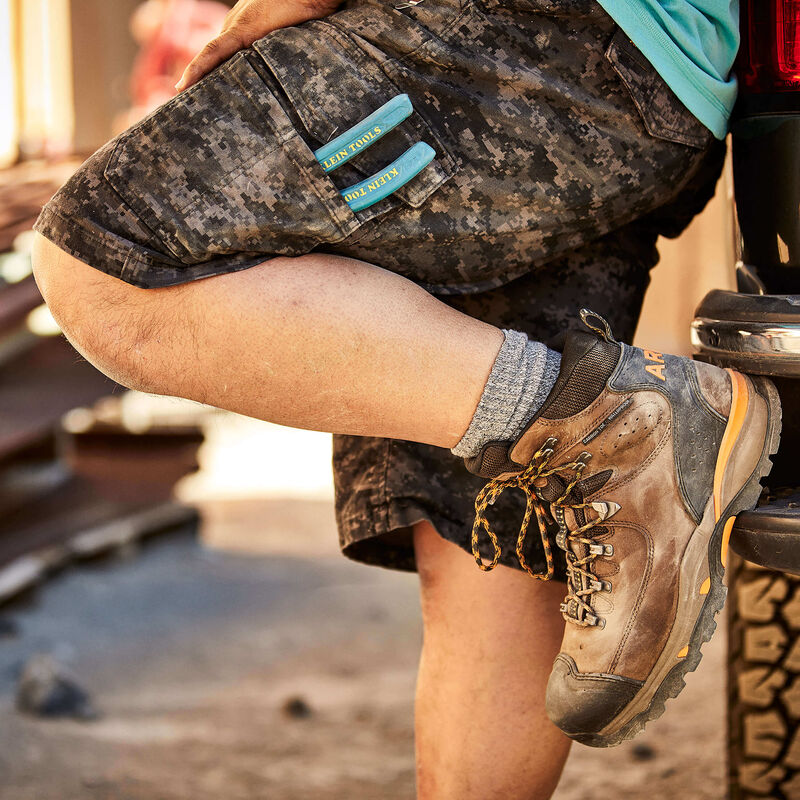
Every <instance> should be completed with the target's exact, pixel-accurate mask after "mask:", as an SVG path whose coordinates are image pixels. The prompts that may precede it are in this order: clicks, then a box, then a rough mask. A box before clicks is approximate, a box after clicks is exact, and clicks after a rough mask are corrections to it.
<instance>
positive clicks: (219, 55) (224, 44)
mask: <svg viewBox="0 0 800 800" xmlns="http://www.w3.org/2000/svg"><path fill="white" fill-rule="evenodd" d="M243 47H247V44H245V43H244V42H243V41H242V40H241V39H240V38H239V36H237V35H236V34H235V33H233V31H226V32H223V33H221V34H220V35H219V36H217V38H216V39H212V40H211V41H210V42H209V43H208V44H207V45H206V46H205V47H204V48H203V49H202V50H201V51H200V52H199V53H198V54H197V55H196V56H195V57H194V58H193V59H192V60H191V62H190V63H189V66H188V67H186V69H185V70H184V72H183V75H182V76H181V79H180V80H179V81H178V82H177V83H176V84H175V88H176V89H177V90H178V91H179V92H182V91H183V90H184V89H188V88H189V87H190V86H191V85H192V84H194V83H197V81H199V80H200V78H202V77H203V75H205V74H207V73H209V72H211V70H212V69H214V68H215V67H218V66H219V65H220V64H221V63H222V62H223V61H225V60H227V59H228V58H230V57H231V56H232V55H233V54H234V53H236V52H237V51H238V50H241V49H242V48H243Z"/></svg>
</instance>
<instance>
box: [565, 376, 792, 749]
mask: <svg viewBox="0 0 800 800" xmlns="http://www.w3.org/2000/svg"><path fill="white" fill-rule="evenodd" d="M737 379H741V380H743V381H745V384H746V385H747V384H749V385H747V391H748V394H747V396H746V397H745V398H744V401H746V402H747V403H748V408H747V410H746V411H745V412H744V414H741V413H737V412H740V406H739V408H737V407H736V404H735V403H734V404H732V406H731V413H730V417H729V421H728V425H727V426H726V429H725V435H724V437H723V440H722V444H721V446H720V452H719V456H718V465H719V464H720V463H721V469H719V467H718V473H719V474H718V476H717V480H715V487H714V489H715V491H714V497H713V498H712V500H710V501H709V507H708V508H707V511H706V514H707V515H708V514H711V515H713V516H712V517H711V520H710V521H714V526H713V530H712V532H711V535H710V537H709V536H708V533H704V532H703V530H702V529H703V528H704V527H705V526H704V523H705V522H706V519H705V517H704V519H703V521H701V523H700V525H699V526H698V527H697V529H696V530H695V534H694V535H693V536H692V537H691V539H690V540H689V543H688V544H687V548H686V553H689V556H690V557H688V558H687V555H686V554H685V555H684V558H683V561H682V565H681V574H680V581H681V592H682V593H683V592H684V591H686V592H687V593H688V594H691V595H692V597H693V598H694V600H695V601H696V598H697V597H698V593H697V587H698V585H699V584H701V589H700V595H701V596H702V595H703V594H705V601H704V602H703V603H702V606H701V608H700V610H699V613H697V614H696V616H695V617H694V619H695V623H694V626H693V627H692V628H691V635H690V636H689V637H688V640H687V638H686V636H685V631H688V629H689V628H688V625H686V624H684V625H680V624H679V618H677V617H676V622H675V625H674V626H673V632H672V633H671V634H670V639H669V641H668V642H667V644H666V646H665V648H664V651H663V654H662V656H661V657H660V658H659V660H658V661H657V662H656V664H655V665H654V668H653V670H652V672H651V673H650V678H649V679H648V680H647V681H645V684H644V686H643V687H642V689H641V690H640V692H639V693H638V694H637V696H636V697H634V699H633V700H632V701H631V702H630V703H629V704H628V705H627V706H626V707H625V708H624V709H623V710H622V711H621V712H620V714H618V715H617V717H616V718H615V719H614V720H613V721H612V722H610V723H609V724H608V725H606V726H605V727H604V728H603V729H602V730H601V731H600V732H599V733H595V734H577V735H575V734H572V738H574V739H575V740H576V741H579V742H581V743H583V744H587V745H591V746H593V747H613V746H614V745H617V744H620V743H621V742H623V741H625V740H626V739H631V738H633V737H634V736H636V735H637V734H638V733H639V732H640V731H641V730H642V728H644V726H645V725H646V724H647V723H648V722H649V721H650V720H653V719H657V718H658V717H660V716H661V715H662V714H663V713H664V709H665V705H666V702H667V700H669V699H670V698H672V697H677V696H678V695H679V694H680V692H681V691H682V690H683V687H684V686H685V685H686V681H685V676H686V674H687V673H689V672H694V670H695V669H697V665H698V664H699V663H700V660H701V659H702V657H703V654H702V652H701V648H702V646H703V645H704V644H705V643H706V642H707V641H708V640H709V639H710V638H711V636H712V635H713V633H714V631H715V630H716V628H717V622H716V616H717V614H718V613H719V612H720V610H721V609H722V607H723V605H724V604H725V597H726V595H727V591H728V590H727V588H726V587H725V585H724V583H723V576H724V574H725V562H726V557H727V548H728V538H729V537H730V532H731V529H732V527H733V521H734V519H735V517H736V515H737V514H739V513H740V512H742V511H747V510H750V509H752V508H754V507H755V506H756V504H757V502H758V499H759V497H760V495H761V479H762V478H763V477H765V476H766V475H768V474H769V471H770V469H771V468H772V460H771V458H770V456H772V455H774V454H775V453H776V452H777V450H778V444H779V442H780V432H781V405H780V400H779V398H778V392H777V390H776V389H775V387H774V386H773V384H772V382H771V381H769V380H768V379H767V378H762V377H754V376H746V377H745V376H739V375H738V373H737V374H732V375H731V380H732V383H733V384H734V386H736V381H737ZM740 385H741V384H740ZM750 392H754V393H756V394H758V395H760V396H761V397H762V398H763V400H764V401H765V403H766V409H767V420H766V431H765V435H764V443H763V447H762V450H761V455H760V457H759V459H758V462H757V464H756V466H755V468H754V469H753V470H752V472H751V473H750V474H749V477H747V479H746V480H745V481H744V482H743V483H742V484H741V486H740V488H739V489H738V491H737V492H736V494H735V495H734V497H733V498H732V499H731V500H730V502H728V503H727V505H726V506H725V507H724V509H722V510H721V513H720V508H719V505H721V503H720V499H721V497H720V493H721V486H722V484H723V482H724V480H725V478H727V477H728V472H727V470H728V468H731V469H733V468H734V467H735V464H734V463H733V462H734V461H735V459H734V456H735V455H736V454H737V446H738V444H739V442H740V441H742V434H744V433H746V432H747V427H748V422H749V423H750V424H752V423H753V420H752V418H751V419H749V420H748V414H747V411H748V410H749V401H750V394H749V393H750ZM742 400H743V399H742V397H741V395H740V396H739V398H738V401H739V404H741V403H742ZM734 429H736V430H734ZM731 433H733V435H731ZM710 521H709V525H710ZM698 534H700V535H699V536H698ZM706 541H707V544H706ZM699 547H702V548H703V550H705V552H706V556H707V559H706V558H702V557H699V558H698V557H696V556H692V555H691V553H690V551H691V550H692V549H694V550H697V549H698V548H699ZM700 552H702V551H699V552H698V553H697V554H696V555H697V556H699V555H700ZM706 572H707V574H708V577H707V578H706V579H705V580H703V579H702V578H701V576H702V575H704V574H706ZM704 590H705V591H704ZM687 596H688V595H687ZM690 602H691V601H690ZM691 618H692V616H691V614H689V617H688V619H689V620H691ZM688 624H689V625H691V622H689V623H688ZM682 630H683V631H684V633H683V638H682V639H681V635H682V633H681V631H682ZM680 642H685V645H684V647H683V648H682V649H680V650H679V652H678V656H677V657H678V662H677V663H675V658H676V655H675V651H676V645H678V644H680ZM670 663H672V664H674V666H672V667H670V666H669V665H670ZM663 673H666V674H665V675H664V677H660V675H662V674H663ZM654 683H657V686H656V688H655V690H653V684H654ZM648 697H649V698H650V699H649V700H648ZM643 704H646V705H645V706H644V708H642V706H643Z"/></svg>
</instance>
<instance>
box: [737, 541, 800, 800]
mask: <svg viewBox="0 0 800 800" xmlns="http://www.w3.org/2000/svg"><path fill="white" fill-rule="evenodd" d="M728 579H729V585H730V595H729V596H730V602H729V604H728V636H729V642H728V728H729V737H728V766H729V779H730V797H731V800H755V799H756V798H765V797H768V798H772V800H800V577H798V576H793V575H788V574H786V573H783V572H775V571H773V570H769V569H766V568H763V567H759V566H756V565H755V564H751V563H750V562H746V561H743V560H742V559H740V558H739V557H737V556H734V557H733V558H732V559H731V565H730V570H729V573H728Z"/></svg>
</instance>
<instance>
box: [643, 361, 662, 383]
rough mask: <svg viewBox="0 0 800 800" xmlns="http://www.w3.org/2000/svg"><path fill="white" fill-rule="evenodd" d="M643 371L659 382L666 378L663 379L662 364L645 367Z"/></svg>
mask: <svg viewBox="0 0 800 800" xmlns="http://www.w3.org/2000/svg"><path fill="white" fill-rule="evenodd" d="M645 370H646V371H647V372H649V373H650V374H651V375H655V376H656V378H658V379H659V380H662V381H665V380H666V378H665V377H664V365H663V364H648V365H647V366H646V367H645Z"/></svg>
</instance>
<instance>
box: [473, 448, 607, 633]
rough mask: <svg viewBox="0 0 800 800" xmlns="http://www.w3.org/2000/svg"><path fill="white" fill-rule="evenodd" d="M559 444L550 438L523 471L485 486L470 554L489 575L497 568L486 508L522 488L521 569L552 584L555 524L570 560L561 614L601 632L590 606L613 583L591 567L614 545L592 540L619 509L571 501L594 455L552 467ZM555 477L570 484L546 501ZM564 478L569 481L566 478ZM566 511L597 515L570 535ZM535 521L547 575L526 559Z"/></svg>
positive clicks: (559, 542) (600, 623)
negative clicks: (484, 545) (488, 555)
mask: <svg viewBox="0 0 800 800" xmlns="http://www.w3.org/2000/svg"><path fill="white" fill-rule="evenodd" d="M557 443H558V440H557V439H555V438H553V437H551V438H549V439H547V440H546V441H545V443H544V444H543V445H542V446H541V447H540V448H539V449H538V450H537V451H536V452H535V453H534V454H533V457H532V458H531V460H530V463H529V464H528V466H527V467H526V468H525V469H524V470H523V471H522V472H520V473H518V474H516V475H512V476H511V477H508V478H493V479H492V480H491V481H489V483H487V484H486V486H484V487H483V489H482V490H481V491H480V493H479V494H478V496H477V497H476V498H475V522H474V523H473V526H472V555H473V556H474V557H475V562H476V563H477V565H478V566H479V567H480V569H482V570H483V571H484V572H488V571H490V570H492V569H494V568H495V567H496V566H497V563H498V561H499V560H500V556H501V554H502V551H501V548H500V542H499V540H498V538H497V534H496V533H495V532H494V531H493V530H492V528H491V525H490V524H489V520H488V519H487V516H486V512H487V509H488V507H489V506H491V505H494V504H495V502H496V501H497V499H498V498H499V497H500V495H501V494H503V492H504V491H506V489H520V490H521V491H522V492H524V494H525V497H526V503H525V514H524V516H523V518H522V524H521V525H520V529H519V533H518V535H517V545H516V555H517V559H518V561H519V563H520V566H521V567H522V568H523V569H524V570H525V571H526V572H527V573H528V574H529V575H531V577H533V578H536V579H537V580H542V581H549V580H551V579H552V577H553V575H554V574H555V567H554V564H553V549H552V542H551V539H550V534H549V532H548V525H547V523H548V521H549V520H552V521H553V522H554V523H556V524H557V525H558V534H557V536H556V544H557V545H558V547H560V548H561V549H562V550H564V551H565V552H566V560H567V596H566V598H565V599H564V602H563V603H562V604H561V613H562V615H563V616H564V618H565V619H566V620H568V621H569V622H573V623H575V624H577V625H580V626H583V627H586V626H590V625H598V626H600V627H602V626H603V624H604V622H603V620H602V619H601V618H600V617H598V616H597V615H596V614H595V613H594V609H593V608H592V606H591V598H592V595H593V594H594V593H595V592H598V591H610V590H611V584H610V583H609V582H608V581H602V580H598V579H597V576H596V575H595V574H594V573H593V571H592V565H593V563H594V561H595V559H597V558H598V556H610V555H613V553H614V548H613V546H612V545H610V544H600V543H598V542H596V541H595V540H594V538H593V537H592V535H591V531H592V529H593V528H595V527H597V526H598V525H599V524H600V523H601V522H603V521H604V520H605V519H607V518H608V517H609V516H611V515H612V514H614V513H616V511H617V510H618V509H619V506H618V505H617V504H616V503H604V502H588V503H587V502H578V501H575V500H574V499H573V500H572V501H570V500H569V499H568V498H569V497H570V495H571V494H572V490H573V489H574V488H575V486H576V485H577V484H578V482H579V481H580V480H581V478H582V476H583V471H584V470H585V469H586V466H587V463H588V461H589V459H590V458H591V454H590V453H588V452H583V453H581V454H580V455H579V456H578V458H577V459H575V461H570V462H567V463H564V464H557V465H551V463H550V461H551V458H552V456H553V452H554V448H555V446H556V444H557ZM553 475H558V476H560V477H561V478H562V480H566V486H565V488H564V490H563V491H562V493H561V495H560V497H558V498H557V499H556V500H550V501H545V500H543V498H542V495H541V492H542V488H543V487H544V486H546V485H547V478H549V477H550V476H553ZM565 476H568V477H566V478H565ZM573 498H574V495H573ZM548 505H549V507H550V510H551V512H552V514H551V515H549V514H548V512H547V506H548ZM566 509H572V510H573V511H575V510H576V509H585V510H588V509H591V510H593V511H594V512H595V515H594V516H593V517H592V518H591V519H588V514H587V515H586V516H587V519H588V521H587V522H586V523H585V524H583V525H581V526H579V527H578V528H576V529H574V530H572V529H570V528H569V527H568V526H567V524H566V516H565V513H564V512H565V510H566ZM534 516H535V517H536V523H537V526H538V528H539V535H540V537H541V540H542V548H543V549H544V555H545V560H546V565H547V566H546V570H545V571H544V572H534V571H533V570H532V569H531V567H530V565H529V564H528V562H527V561H526V559H525V543H526V540H527V536H528V528H529V526H530V522H531V519H532V518H533V517H534ZM481 531H484V532H485V533H486V536H487V537H488V538H489V541H490V542H491V545H492V549H493V556H492V559H491V561H489V562H486V561H484V559H483V556H481V553H480V538H481ZM574 545H583V546H584V547H583V548H582V549H583V551H584V552H585V555H583V556H578V555H576V554H575V552H573V546H574ZM575 549H578V548H575Z"/></svg>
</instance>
